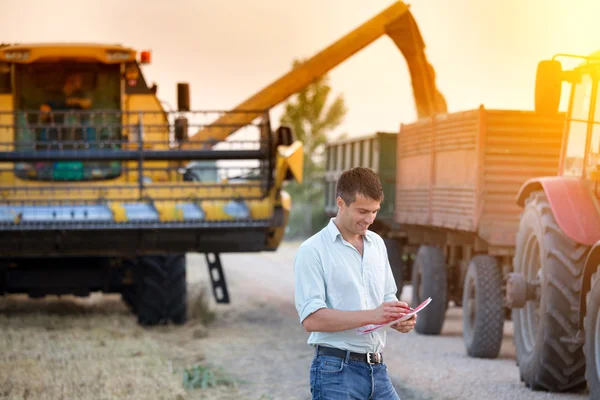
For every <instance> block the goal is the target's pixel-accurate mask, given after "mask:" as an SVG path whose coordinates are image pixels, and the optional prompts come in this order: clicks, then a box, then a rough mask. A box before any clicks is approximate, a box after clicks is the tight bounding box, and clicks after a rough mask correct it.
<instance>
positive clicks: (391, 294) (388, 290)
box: [380, 240, 398, 302]
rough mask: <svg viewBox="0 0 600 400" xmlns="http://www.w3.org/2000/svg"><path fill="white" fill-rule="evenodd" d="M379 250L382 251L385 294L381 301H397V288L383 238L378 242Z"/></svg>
mask: <svg viewBox="0 0 600 400" xmlns="http://www.w3.org/2000/svg"><path fill="white" fill-rule="evenodd" d="M380 245H381V249H382V250H381V251H382V252H383V256H384V257H383V258H384V260H385V264H386V266H385V295H384V297H383V301H384V302H386V301H397V300H398V297H397V296H396V293H397V292H398V288H397V287H396V280H395V279H394V274H393V272H392V266H391V265H390V260H389V258H388V253H387V248H386V246H385V243H384V242H383V240H382V241H381V243H380Z"/></svg>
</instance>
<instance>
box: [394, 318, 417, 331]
mask: <svg viewBox="0 0 600 400" xmlns="http://www.w3.org/2000/svg"><path fill="white" fill-rule="evenodd" d="M416 323H417V314H415V315H413V316H412V317H410V318H409V319H407V320H406V321H401V322H398V323H395V324H393V325H390V327H392V328H393V329H395V330H397V331H398V332H400V333H408V332H410V331H412V330H413V329H414V328H415V324H416Z"/></svg>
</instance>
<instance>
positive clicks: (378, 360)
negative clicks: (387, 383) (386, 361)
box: [367, 353, 381, 365]
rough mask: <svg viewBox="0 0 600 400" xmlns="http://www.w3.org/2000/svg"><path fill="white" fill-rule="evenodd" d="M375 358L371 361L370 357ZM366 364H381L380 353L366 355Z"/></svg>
mask: <svg viewBox="0 0 600 400" xmlns="http://www.w3.org/2000/svg"><path fill="white" fill-rule="evenodd" d="M372 356H375V361H372V360H371V357H372ZM367 363H369V364H371V365H373V364H381V353H367Z"/></svg>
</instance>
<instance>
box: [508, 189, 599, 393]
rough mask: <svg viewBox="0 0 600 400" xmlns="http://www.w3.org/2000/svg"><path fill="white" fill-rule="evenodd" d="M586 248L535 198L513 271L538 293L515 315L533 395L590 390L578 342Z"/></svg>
mask: <svg viewBox="0 0 600 400" xmlns="http://www.w3.org/2000/svg"><path fill="white" fill-rule="evenodd" d="M587 253H588V249H587V247H586V246H583V245H580V244H578V243H575V242H573V241H572V240H571V239H569V238H568V237H567V236H566V235H565V234H564V233H563V232H562V230H561V229H560V228H559V227H558V225H557V223H556V220H555V218H554V215H553V214H552V209H551V208H550V203H549V202H548V199H547V197H546V195H545V193H544V192H541V191H539V192H534V193H532V194H531V196H530V197H529V199H528V200H527V203H526V205H525V210H524V211H523V215H522V218H521V223H520V226H519V231H518V233H517V238H516V248H515V257H514V260H513V265H514V271H515V272H517V273H521V274H523V275H524V276H525V279H526V280H527V281H528V282H530V283H531V284H532V285H533V286H534V287H537V288H536V292H537V294H536V296H535V299H536V300H529V301H527V303H526V304H525V306H524V307H523V308H514V309H513V310H512V320H513V322H514V343H515V348H516V353H517V364H518V365H519V370H520V375H521V379H522V380H523V381H524V382H525V385H526V386H528V387H530V388H531V389H532V390H547V391H552V392H566V391H576V390H579V389H581V388H583V387H585V386H586V382H585V358H584V355H583V349H582V345H581V344H578V343H576V342H573V341H569V339H574V338H575V336H576V333H577V328H578V327H577V325H578V323H577V318H575V317H574V315H575V314H574V311H573V310H576V309H577V308H578V307H579V293H580V290H581V274H582V271H583V266H584V264H585V259H586V256H587Z"/></svg>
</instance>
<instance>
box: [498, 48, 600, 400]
mask: <svg viewBox="0 0 600 400" xmlns="http://www.w3.org/2000/svg"><path fill="white" fill-rule="evenodd" d="M559 57H577V58H581V59H582V60H583V62H582V63H581V64H579V65H578V66H577V67H576V68H574V69H572V70H563V67H562V64H561V63H560V62H559V61H558V60H557V58H559ZM599 81H600V52H598V53H595V54H593V55H591V56H571V55H557V56H554V57H553V58H552V59H551V60H546V61H542V62H540V64H539V65H538V70H537V77H536V87H535V107H536V111H538V112H541V113H544V114H555V113H557V112H558V109H559V104H560V99H561V92H562V89H563V83H566V84H568V85H569V86H570V87H571V90H570V98H569V106H568V111H567V113H566V119H565V126H564V133H563V140H562V148H561V156H560V163H559V169H558V176H552V177H540V178H534V179H530V180H528V181H527V182H525V184H524V185H523V186H522V187H521V190H520V192H519V195H518V198H517V202H518V204H519V205H521V206H522V207H523V208H524V209H523V213H522V215H521V220H520V225H519V231H518V234H517V237H516V249H515V256H514V260H513V266H514V272H512V273H511V274H509V276H508V280H507V291H506V292H507V294H506V296H507V305H508V306H509V307H510V308H512V319H513V321H514V343H515V347H516V353H517V364H518V366H519V370H520V376H521V380H522V381H524V382H525V384H526V385H527V386H528V387H530V388H531V389H532V390H549V391H577V390H580V389H585V387H586V385H588V386H589V389H590V398H593V399H600V279H597V278H598V277H599V276H600V275H599V274H598V272H600V206H599V202H598V199H599V194H600V187H599V182H600V102H597V99H598V86H599ZM565 86H566V85H565ZM586 380H587V383H586Z"/></svg>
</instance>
